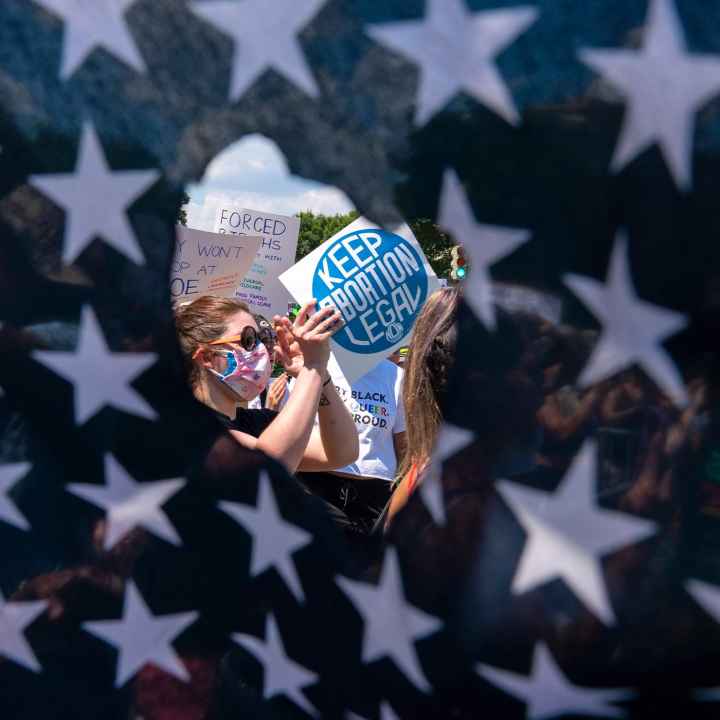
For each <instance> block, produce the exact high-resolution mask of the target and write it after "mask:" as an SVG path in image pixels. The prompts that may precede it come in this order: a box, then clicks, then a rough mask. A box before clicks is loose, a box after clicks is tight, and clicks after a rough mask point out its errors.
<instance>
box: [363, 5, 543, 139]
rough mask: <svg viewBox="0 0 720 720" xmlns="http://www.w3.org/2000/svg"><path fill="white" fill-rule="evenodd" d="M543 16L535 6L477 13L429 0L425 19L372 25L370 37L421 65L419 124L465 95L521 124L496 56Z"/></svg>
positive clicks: (462, 6)
mask: <svg viewBox="0 0 720 720" xmlns="http://www.w3.org/2000/svg"><path fill="white" fill-rule="evenodd" d="M538 16H539V12H538V10H537V9H536V8H533V7H515V8H506V9H502V10H489V11H485V12H477V13H472V12H469V11H468V9H467V7H466V6H465V3H464V2H463V0H427V11H426V15H425V18H424V19H423V20H409V21H402V22H391V23H383V24H380V25H372V26H370V27H369V28H368V34H369V35H370V37H372V38H373V39H374V40H375V41H376V42H378V43H381V44H382V45H385V46H387V47H388V48H390V49H391V50H394V51H395V52H397V53H399V54H400V55H403V56H405V57H406V58H408V59H410V60H412V61H413V62H415V63H416V64H417V65H418V66H419V68H420V81H419V82H420V87H419V90H418V99H417V110H416V113H415V122H416V123H417V124H418V125H424V124H425V123H427V122H428V121H429V120H430V119H431V118H432V117H433V115H435V114H436V113H437V112H439V111H440V110H442V108H443V107H445V105H447V104H448V103H449V102H450V100H452V99H453V97H454V96H455V95H456V94H457V93H459V92H461V91H465V92H466V93H468V94H469V95H471V96H472V97H473V98H475V99H476V100H477V101H478V102H480V103H482V104H483V105H485V106H486V107H488V108H489V109H490V110H492V111H493V112H495V113H497V114H498V115H500V116H501V117H502V118H504V119H505V120H506V121H507V122H509V123H511V124H513V125H517V124H519V122H520V117H519V115H518V112H517V110H516V109H515V103H514V102H513V98H512V95H511V94H510V91H509V90H508V88H507V86H506V85H505V82H504V81H503V79H502V77H501V75H500V72H499V71H498V68H497V66H496V64H495V58H496V57H497V56H498V55H499V54H500V53H501V52H502V51H503V50H505V49H506V48H507V47H509V46H510V45H511V44H512V43H514V42H515V40H516V39H517V38H518V36H519V35H521V34H522V33H523V32H525V30H527V29H528V28H529V27H530V25H532V24H533V23H534V22H535V21H536V20H537V18H538Z"/></svg>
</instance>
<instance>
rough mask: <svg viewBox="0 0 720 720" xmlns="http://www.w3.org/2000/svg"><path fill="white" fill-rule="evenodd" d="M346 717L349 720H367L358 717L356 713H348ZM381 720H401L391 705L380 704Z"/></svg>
mask: <svg viewBox="0 0 720 720" xmlns="http://www.w3.org/2000/svg"><path fill="white" fill-rule="evenodd" d="M346 717H347V720H366V718H364V717H361V716H360V715H356V714H355V713H354V712H349V713H347V715H346ZM380 720H399V719H398V716H397V715H396V714H395V712H394V711H393V709H392V707H390V703H386V702H383V703H380Z"/></svg>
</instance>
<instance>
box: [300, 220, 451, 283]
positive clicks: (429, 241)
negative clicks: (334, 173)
mask: <svg viewBox="0 0 720 720" xmlns="http://www.w3.org/2000/svg"><path fill="white" fill-rule="evenodd" d="M298 217H299V218H300V237H299V238H298V248H297V255H296V260H300V259H301V258H304V257H305V256H306V255H307V254H308V253H310V252H312V251H313V250H314V249H315V248H316V247H317V246H318V245H321V244H322V243H324V242H325V241H326V240H327V239H328V238H331V237H332V236H333V235H335V233H337V232H338V231H339V230H342V229H343V228H344V227H345V226H346V225H349V224H350V223H351V222H352V221H353V220H356V219H357V217H358V213H357V212H355V211H353V212H350V213H347V214H346V215H315V214H314V213H311V212H301V213H299V214H298ZM410 227H411V229H412V231H413V233H415V237H416V238H417V239H418V242H419V243H420V246H421V247H422V249H423V252H424V253H425V256H426V257H427V259H428V262H429V263H430V265H432V268H433V270H435V272H436V273H437V275H438V277H444V278H446V277H448V276H449V274H450V249H451V248H452V246H453V243H452V241H451V240H450V238H449V237H448V236H447V235H445V234H444V233H443V232H441V231H440V228H438V226H437V225H435V223H433V222H432V221H431V220H428V219H427V218H421V219H418V220H413V221H412V222H411V223H410Z"/></svg>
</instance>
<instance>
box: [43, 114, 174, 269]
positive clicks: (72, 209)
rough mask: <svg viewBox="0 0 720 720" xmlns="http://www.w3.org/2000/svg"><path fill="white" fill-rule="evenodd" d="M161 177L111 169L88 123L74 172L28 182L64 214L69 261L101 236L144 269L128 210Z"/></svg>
mask: <svg viewBox="0 0 720 720" xmlns="http://www.w3.org/2000/svg"><path fill="white" fill-rule="evenodd" d="M159 177H160V173H159V172H157V171H156V170H111V169H110V167H109V166H108V164H107V160H106V158H105V154H104V153H103V150H102V147H101V146H100V141H99V139H98V136H97V134H96V133H95V130H94V128H93V126H92V124H90V123H85V124H84V125H83V131H82V137H81V139H80V148H79V151H78V161H77V166H76V168H75V172H72V173H52V174H45V175H32V176H31V177H30V180H29V183H30V185H32V186H33V187H34V188H36V189H37V190H39V191H40V192H41V193H43V194H44V195H46V196H47V197H48V198H50V199H51V200H52V201H53V202H54V203H55V204H57V205H58V206H59V207H62V208H63V209H64V210H65V218H66V219H65V239H64V247H63V253H62V258H63V262H64V263H66V264H68V265H69V264H71V263H73V262H74V261H75V260H76V259H77V257H78V256H79V255H80V254H81V253H82V252H83V250H84V249H85V248H86V247H87V246H88V245H89V244H90V243H91V242H92V241H93V239H94V238H95V237H96V236H100V237H102V238H103V239H104V240H105V242H107V243H108V244H109V245H112V246H113V247H114V248H115V249H116V250H117V251H118V252H120V253H123V254H124V255H126V256H127V257H129V258H130V259H131V260H133V261H134V262H136V263H137V264H139V265H143V264H144V263H145V257H144V256H143V253H142V250H141V249H140V246H139V245H138V242H137V239H136V237H135V233H134V231H133V229H132V226H131V225H130V221H129V220H128V217H127V214H126V211H127V209H128V207H129V206H130V205H132V204H133V203H134V202H135V201H136V200H137V199H138V198H139V197H140V196H141V195H143V194H144V193H145V192H146V191H147V190H148V189H149V188H150V187H151V186H152V185H154V184H155V182H157V180H158V178H159Z"/></svg>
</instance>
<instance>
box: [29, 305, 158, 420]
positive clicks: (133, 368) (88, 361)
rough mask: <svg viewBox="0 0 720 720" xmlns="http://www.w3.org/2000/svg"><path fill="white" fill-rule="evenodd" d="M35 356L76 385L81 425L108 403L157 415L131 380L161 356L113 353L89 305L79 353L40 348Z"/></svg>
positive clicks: (136, 412) (143, 414)
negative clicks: (134, 387)
mask: <svg viewBox="0 0 720 720" xmlns="http://www.w3.org/2000/svg"><path fill="white" fill-rule="evenodd" d="M32 356H33V358H34V359H35V360H37V361H38V362H40V363H42V364H43V365H46V366H47V367H48V368H50V369H51V370H52V371H53V372H55V373H57V374H58V375H60V377H62V378H64V379H65V380H67V381H68V382H70V383H72V384H73V387H74V395H75V422H76V423H77V424H78V425H83V424H84V423H86V422H87V421H88V420H89V419H90V418H92V417H93V416H94V415H95V414H96V413H98V412H99V411H100V410H102V409H103V408H104V407H105V406H106V405H110V406H112V407H114V408H116V409H118V410H122V411H124V412H127V413H131V414H134V415H140V416H141V417H144V418H148V419H150V420H154V419H155V418H156V414H155V411H154V410H153V409H152V407H150V405H148V403H147V402H146V401H145V399H144V398H143V397H142V395H140V394H139V393H138V392H137V391H136V390H134V389H133V388H132V387H131V386H130V383H131V382H132V381H133V380H134V379H135V378H136V377H138V376H139V375H140V374H142V373H143V372H144V371H145V370H146V369H147V368H149V367H150V366H151V365H153V364H155V363H156V362H157V355H155V354H154V353H121V352H118V353H114V352H110V351H109V350H108V346H107V344H106V342H105V338H104V336H103V334H102V330H101V329H100V325H99V324H98V321H97V318H96V317H95V313H94V312H93V311H92V309H90V308H89V307H87V306H85V307H83V311H82V318H81V322H80V338H79V340H78V346H77V349H76V350H75V352H57V351H53V350H36V351H35V352H33V354H32Z"/></svg>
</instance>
